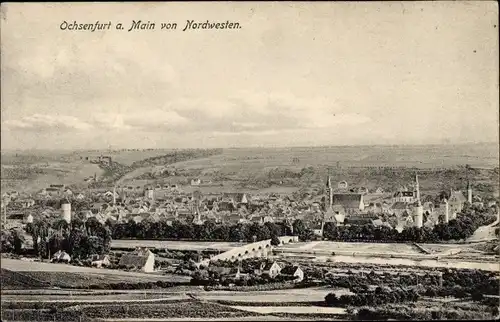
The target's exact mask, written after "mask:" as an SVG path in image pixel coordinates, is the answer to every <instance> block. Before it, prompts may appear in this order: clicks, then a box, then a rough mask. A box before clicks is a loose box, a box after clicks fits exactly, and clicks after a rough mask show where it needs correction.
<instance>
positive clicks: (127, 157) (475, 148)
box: [1, 144, 499, 196]
mask: <svg viewBox="0 0 500 322" xmlns="http://www.w3.org/2000/svg"><path fill="white" fill-rule="evenodd" d="M169 152H171V151H170V150H167V149H161V150H150V151H119V152H116V151H115V152H109V151H91V152H86V151H78V152H70V151H62V152H61V151H54V152H51V151H35V152H30V151H25V152H22V153H21V152H19V153H18V154H17V155H16V154H15V153H5V152H2V163H1V164H2V188H6V189H7V188H8V189H19V190H22V189H28V190H37V189H40V188H43V187H45V186H46V185H47V184H50V183H54V182H56V183H65V184H67V185H70V184H82V182H83V178H85V177H88V176H89V175H93V174H94V173H97V175H100V174H102V171H101V169H99V168H98V166H97V165H92V164H89V163H88V161H86V160H85V157H86V156H98V155H101V154H102V155H110V156H111V157H112V158H113V160H114V161H116V162H118V163H120V164H123V165H125V166H130V165H131V164H132V163H134V162H137V161H141V160H144V159H147V158H149V157H155V156H160V155H164V154H165V153H169ZM414 160H418V161H414ZM161 162H162V161H159V164H156V165H154V166H153V165H151V164H149V163H147V164H146V163H145V164H144V165H143V166H142V165H141V164H137V167H135V169H132V168H131V169H129V170H132V172H130V173H126V174H125V175H124V177H122V178H121V179H120V183H124V184H131V185H141V184H143V182H142V181H144V180H142V181H141V180H136V179H134V178H135V177H137V176H140V175H143V174H146V173H148V172H150V171H151V170H152V169H153V168H154V167H155V166H157V165H161ZM465 164H469V165H471V166H472V167H475V168H476V170H477V171H476V170H475V171H476V172H475V173H474V174H473V175H474V183H475V184H476V185H481V187H482V188H481V189H482V190H484V191H487V192H488V193H489V194H491V193H493V194H494V195H496V196H498V194H499V189H498V173H497V174H494V173H492V171H491V170H480V169H492V168H494V167H498V165H499V160H498V145H496V144H477V145H458V146H452V145H450V146H445V145H443V146H437V145H428V146H343V147H308V148H273V149H271V148H267V149H266V148H245V149H243V148H242V149H224V150H223V151H222V153H221V154H217V155H213V156H209V157H203V158H199V159H194V160H189V161H183V162H177V163H172V164H171V166H172V167H173V168H176V169H177V170H181V171H187V172H186V173H184V174H183V175H181V176H179V177H175V178H174V177H168V176H167V177H163V178H161V179H159V178H157V179H153V180H152V181H151V182H150V183H152V182H154V181H155V180H159V181H163V182H169V181H172V183H177V182H178V181H184V182H187V181H188V180H189V179H190V178H191V177H193V176H199V177H200V178H206V179H210V180H212V181H213V182H214V183H216V184H220V183H222V184H223V186H217V185H215V186H206V187H203V186H201V187H189V186H183V188H185V189H186V190H188V192H189V191H191V190H192V189H196V190H200V191H202V192H205V193H215V192H235V191H239V192H252V193H270V192H276V193H287V194H289V193H292V192H294V191H295V190H297V189H298V188H300V187H311V186H312V185H314V184H318V183H320V181H321V180H323V179H324V176H325V175H326V173H327V171H328V170H327V168H330V170H331V172H330V173H331V175H332V180H333V181H335V182H336V181H340V180H347V181H348V182H349V184H352V185H356V186H364V187H367V188H369V189H374V188H376V187H379V186H381V187H384V188H385V189H387V190H393V189H394V187H396V186H399V185H401V184H406V183H407V182H408V180H411V176H413V174H414V173H413V172H412V171H410V170H408V171H406V172H407V173H406V172H405V173H404V174H402V173H400V172H398V171H400V170H396V172H395V173H389V172H390V171H389V170H387V171H389V172H384V171H382V170H376V169H377V168H378V167H406V168H412V167H416V168H419V169H422V171H423V172H422V173H421V176H420V184H421V190H422V192H423V193H433V194H434V193H435V192H439V191H441V190H443V189H445V188H446V189H448V187H445V184H443V182H447V183H448V184H451V185H453V186H456V187H461V186H463V185H464V184H465V183H464V178H463V173H461V172H460V171H462V170H460V169H458V170H457V168H456V167H457V166H462V167H463V166H464V165H465ZM6 166H7V167H13V168H15V170H12V169H11V170H9V169H8V168H6ZM30 167H31V168H33V169H34V172H35V173H32V174H30V175H29V176H26V173H27V171H25V169H26V168H30ZM307 167H313V168H314V170H313V173H312V174H307V175H303V174H301V171H302V170H303V169H304V168H307ZM363 167H375V168H373V169H366V168H363ZM436 168H439V169H443V168H447V169H448V168H456V169H455V170H454V171H455V172H453V171H452V172H447V171H442V170H436V171H437V172H436V171H434V170H435V169H436ZM426 169H428V170H430V169H434V170H433V171H434V172H430V173H426V172H425V171H426ZM9 171H10V172H11V173H10V174H9ZM125 171H126V170H125ZM273 171H274V172H273ZM276 171H277V172H276ZM380 171H382V172H380ZM457 171H458V172H457ZM38 172H40V173H38ZM281 181H282V182H281ZM321 185H322V184H321Z"/></svg>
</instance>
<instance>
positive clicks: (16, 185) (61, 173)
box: [2, 160, 103, 192]
mask: <svg viewBox="0 0 500 322" xmlns="http://www.w3.org/2000/svg"><path fill="white" fill-rule="evenodd" d="M102 173H103V170H102V169H101V168H99V166H98V165H96V164H90V163H88V162H85V161H81V160H75V161H72V162H56V161H50V162H46V163H33V164H31V165H24V164H17V165H16V164H7V165H4V164H2V189H6V190H11V189H12V190H18V191H23V192H35V191H38V190H40V189H43V188H47V187H48V186H49V185H50V184H65V185H75V186H76V187H80V188H85V187H86V186H87V184H86V183H85V181H84V179H85V178H88V177H90V176H93V175H94V174H95V175H96V176H97V177H100V176H101V175H102Z"/></svg>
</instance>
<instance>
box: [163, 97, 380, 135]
mask: <svg viewBox="0 0 500 322" xmlns="http://www.w3.org/2000/svg"><path fill="white" fill-rule="evenodd" d="M168 106H169V108H170V109H172V110H174V111H176V112H177V113H178V114H179V115H181V116H182V117H184V118H186V119H189V120H191V121H192V122H191V123H190V125H193V126H195V128H189V127H188V128H185V130H188V129H189V130H191V131H195V130H200V131H201V130H205V131H220V132H263V133H265V132H266V131H283V130H298V129H319V128H325V129H328V128H330V127H343V128H345V127H349V126H357V125H361V124H364V123H367V122H370V121H371V119H370V118H369V117H368V116H366V115H362V114H357V113H352V112H350V111H348V110H346V109H345V107H343V106H341V105H340V104H338V103H337V102H335V101H332V100H327V99H324V98H317V97H313V98H303V97H297V96H295V95H293V94H292V93H255V92H240V93H234V94H231V95H230V96H229V97H228V98H227V99H225V100H204V101H202V100H199V99H188V98H183V99H180V100H176V101H173V102H171V103H169V104H168Z"/></svg>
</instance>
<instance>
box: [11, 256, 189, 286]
mask: <svg viewBox="0 0 500 322" xmlns="http://www.w3.org/2000/svg"><path fill="white" fill-rule="evenodd" d="M2 268H3V269H7V270H11V271H14V272H25V274H26V272H48V273H49V274H50V272H61V273H63V274H65V273H66V274H67V273H76V274H78V273H80V274H85V275H87V274H95V275H96V276H99V277H104V276H105V277H109V278H110V279H113V280H117V279H118V280H120V281H121V282H126V281H127V280H132V281H134V280H135V281H142V282H147V281H159V280H162V281H170V282H185V281H189V280H190V278H189V277H186V276H178V275H157V274H152V273H151V274H146V273H139V272H126V271H121V270H112V269H105V268H92V267H81V266H72V265H66V264H55V263H41V262H27V261H22V260H17V259H10V258H2ZM40 275H43V274H40ZM75 276H78V275H75Z"/></svg>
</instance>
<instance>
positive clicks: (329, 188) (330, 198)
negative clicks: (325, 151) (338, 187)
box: [325, 176, 333, 209]
mask: <svg viewBox="0 0 500 322" xmlns="http://www.w3.org/2000/svg"><path fill="white" fill-rule="evenodd" d="M326 187H327V192H328V199H327V200H325V201H326V202H325V203H327V204H326V207H325V208H326V209H329V208H332V206H333V187H332V178H331V177H330V176H328V178H327V180H326Z"/></svg>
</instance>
